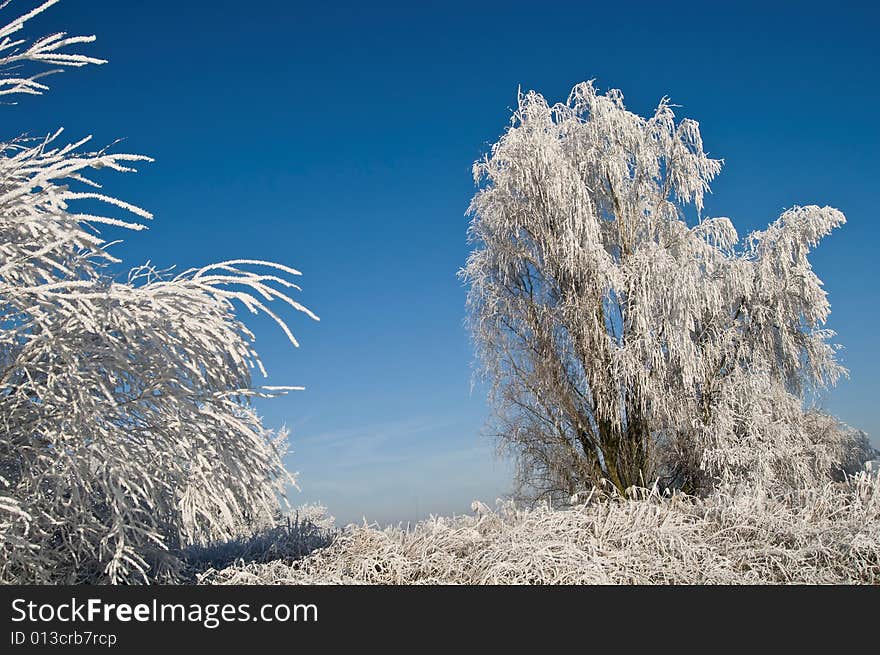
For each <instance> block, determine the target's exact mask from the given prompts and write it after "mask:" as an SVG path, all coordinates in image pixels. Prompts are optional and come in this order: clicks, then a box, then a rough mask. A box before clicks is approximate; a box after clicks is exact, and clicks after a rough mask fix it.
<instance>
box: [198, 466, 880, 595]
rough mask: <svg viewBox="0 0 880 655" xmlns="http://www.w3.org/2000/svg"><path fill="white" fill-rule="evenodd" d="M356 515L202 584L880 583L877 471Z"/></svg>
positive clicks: (213, 573)
mask: <svg viewBox="0 0 880 655" xmlns="http://www.w3.org/2000/svg"><path fill="white" fill-rule="evenodd" d="M474 509H475V514H474V515H473V516H460V517H453V518H443V517H435V518H431V519H429V520H426V521H423V522H420V523H418V524H417V525H416V526H415V527H412V528H410V529H402V528H394V527H389V528H385V529H379V528H377V527H375V526H367V525H365V526H349V527H348V528H347V529H346V530H345V531H344V532H343V533H342V534H341V535H339V536H338V538H336V539H335V540H334V541H333V542H332V543H331V544H330V545H329V546H327V547H326V548H322V549H319V550H317V551H315V552H314V553H312V554H311V555H310V556H308V557H306V558H304V559H301V560H298V561H289V560H287V561H285V560H276V561H272V562H262V563H247V564H246V563H244V562H239V563H237V564H235V565H232V566H229V567H227V568H224V569H222V570H214V569H211V570H208V571H207V572H205V573H203V574H201V575H200V576H199V582H200V583H201V584H776V583H782V584H785V583H807V584H837V583H866V584H878V583H880V476H878V475H876V474H866V473H860V474H858V475H856V476H853V477H851V478H849V479H848V480H847V481H846V482H844V483H828V484H827V485H825V486H823V487H821V488H818V489H815V490H810V491H801V492H798V493H790V494H787V495H785V496H781V497H779V496H777V497H772V496H771V495H769V494H767V493H763V492H759V491H750V492H743V491H739V492H733V491H730V492H727V493H722V492H719V493H716V494H714V495H713V496H711V497H709V498H707V499H702V500H700V499H696V498H691V497H685V496H676V497H672V498H669V497H661V496H660V495H658V494H657V493H656V492H650V491H647V490H637V491H635V492H634V493H633V494H632V497H631V498H628V499H623V498H620V497H617V498H607V497H606V498H599V497H598V496H597V495H595V494H594V495H592V496H591V497H590V498H588V499H586V500H585V502H583V501H582V502H580V503H576V504H574V505H572V506H570V507H566V508H562V509H554V508H551V507H547V506H540V507H537V508H535V509H529V510H525V509H517V508H515V507H514V506H512V505H511V504H509V503H508V504H504V503H502V504H499V506H498V507H497V508H496V510H494V511H493V510H490V509H489V508H487V507H485V506H483V505H480V504H478V503H475V504H474Z"/></svg>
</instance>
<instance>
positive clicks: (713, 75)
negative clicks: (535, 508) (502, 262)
mask: <svg viewBox="0 0 880 655" xmlns="http://www.w3.org/2000/svg"><path fill="white" fill-rule="evenodd" d="M33 4H34V3H28V2H25V1H24V0H15V1H14V2H13V3H12V5H11V6H10V7H9V8H8V9H6V10H4V13H5V14H10V13H11V12H12V11H23V10H24V9H26V8H30V7H31V6H32V5H33ZM878 19H880V11H878V9H876V8H875V7H871V6H867V3H852V4H848V3H845V2H844V3H835V4H833V5H829V4H827V3H822V4H819V3H816V4H811V3H808V2H800V3H791V4H784V3H772V4H771V3H755V4H743V3H730V6H725V7H723V8H721V7H717V6H713V5H712V4H707V3H693V4H690V5H689V4H687V3H676V4H675V5H672V6H670V5H657V4H656V3H643V4H640V3H602V4H601V5H596V4H594V3H584V2H555V3H534V2H530V3H518V2H504V3H497V2H481V3H471V2H468V3H465V2H453V1H449V2H444V3H436V4H432V3H422V2H410V3H402V2H400V3H382V2H378V3H300V2H281V1H280V0H267V1H265V2H250V3H240V2H232V1H230V0H215V1H212V2H207V1H204V2H202V1H192V2H185V3H182V2H179V1H177V2H170V1H169V0H155V1H153V2H150V3H128V2H118V1H117V2H114V1H111V0H64V1H63V2H62V3H61V4H59V5H58V6H57V7H54V8H52V9H50V10H49V11H48V12H46V14H44V15H43V16H41V17H39V18H38V19H36V20H34V21H33V22H32V23H30V24H29V27H28V29H27V30H26V32H27V34H29V35H33V36H41V35H43V34H46V33H49V32H52V31H56V30H59V29H63V30H66V31H69V32H71V33H77V34H83V33H86V34H91V33H94V34H96V35H97V36H98V40H97V42H96V43H95V44H93V45H91V46H89V48H88V52H89V53H92V54H95V55H97V56H102V57H105V58H107V59H109V60H110V63H109V64H108V65H106V66H101V67H91V68H89V69H85V70H72V71H68V72H65V73H64V74H63V75H57V76H53V77H51V78H49V79H48V80H47V81H48V82H49V83H50V85H51V86H52V90H51V91H50V93H49V94H48V95H47V96H45V97H40V98H31V97H26V98H23V99H21V100H19V104H18V105H16V106H13V107H6V108H4V109H3V111H4V112H5V116H6V121H7V122H6V128H5V134H6V135H7V136H13V135H14V134H16V133H18V132H21V131H25V130H26V131H29V132H30V133H32V134H44V133H46V132H49V131H54V130H55V129H56V128H57V127H58V126H64V127H65V128H66V135H67V137H68V138H70V139H76V138H79V137H80V136H83V135H86V134H94V135H95V139H94V144H95V145H97V146H102V145H105V144H109V143H111V142H113V141H114V140H115V139H117V138H124V139H125V140H124V141H123V142H122V143H121V144H119V145H118V146H115V147H116V149H117V150H122V151H131V152H138V153H144V154H149V155H151V156H153V157H155V159H156V162H155V163H154V164H150V165H147V166H143V167H141V172H140V173H138V174H137V175H130V176H119V175H114V176H107V177H104V178H102V180H103V181H104V182H105V183H106V189H107V191H108V192H110V193H111V194H112V195H115V196H118V197H121V198H124V199H126V200H129V201H131V202H134V203H136V204H139V205H141V206H143V207H145V208H147V209H149V210H150V211H152V212H154V214H155V220H154V221H153V222H152V224H151V225H150V230H149V231H147V232H145V233H140V234H125V233H120V234H114V235H113V236H114V238H116V237H118V238H121V239H123V240H124V243H122V244H120V245H118V246H116V247H115V252H116V253H117V255H119V256H121V257H123V258H124V260H125V262H126V264H128V265H136V264H140V263H143V262H144V261H145V260H147V259H151V260H152V261H153V262H154V263H156V264H157V265H159V266H162V267H164V266H169V265H172V264H177V265H178V266H179V267H181V268H185V267H188V266H190V265H195V264H203V263H207V262H210V261H218V260H222V259H231V258H237V257H244V258H254V259H268V260H274V261H278V262H281V263H284V264H288V265H290V266H293V267H295V268H298V269H300V270H302V271H303V273H304V275H303V277H302V278H301V279H300V280H299V282H300V283H301V285H302V287H303V292H302V294H300V295H299V296H298V299H300V300H301V301H302V302H304V304H306V305H308V306H309V307H310V308H311V309H312V310H314V311H315V312H316V313H317V314H318V315H319V316H320V317H321V322H320V323H317V324H315V323H311V322H309V321H308V319H305V318H304V317H302V316H299V315H295V316H289V318H290V319H291V327H292V329H293V331H294V333H295V334H296V335H297V336H298V338H299V340H300V342H301V348H299V349H298V350H295V351H294V350H293V349H291V348H290V347H289V344H287V342H286V341H285V339H284V336H283V334H281V333H280V332H279V331H278V330H277V329H274V328H273V326H272V325H270V324H269V322H268V321H266V320H263V319H257V320H254V321H251V320H248V324H249V325H252V326H253V327H254V329H255V331H256V333H257V337H258V340H257V347H258V349H259V350H260V351H261V353H262V354H263V357H264V361H265V363H266V366H267V368H268V369H269V373H270V378H269V380H268V381H267V382H266V383H267V384H301V385H303V386H305V387H306V390H305V391H302V392H297V393H294V394H291V395H290V396H288V397H285V398H281V399H276V400H273V401H267V402H262V401H261V402H260V404H259V409H260V411H261V413H262V414H263V415H264V416H265V419H266V422H267V423H268V424H269V425H273V426H279V425H281V424H287V425H288V426H289V427H290V428H291V430H292V437H291V443H292V453H291V455H290V456H289V458H288V460H287V462H288V465H289V467H290V468H291V469H292V470H296V471H299V472H300V486H301V488H302V491H301V492H296V491H294V492H293V493H292V494H291V500H292V501H293V502H294V503H302V502H311V501H322V502H323V503H324V504H326V505H327V506H328V508H329V510H330V512H331V513H332V514H334V515H335V516H336V517H337V519H338V520H339V522H340V523H347V522H349V521H360V520H362V518H363V517H366V519H367V520H368V521H376V522H379V523H387V522H399V521H408V520H415V519H417V518H421V517H424V516H426V515H427V514H429V513H441V514H451V513H462V512H467V511H469V508H470V503H471V501H472V500H474V499H480V500H482V501H484V502H487V503H489V504H491V503H492V502H493V501H494V499H495V498H496V497H497V496H499V495H501V494H503V493H504V492H505V491H507V490H508V489H509V485H510V465H509V463H507V462H504V461H501V460H498V459H496V458H495V457H494V456H493V447H494V446H493V443H492V441H491V439H489V438H488V437H486V436H482V435H481V430H482V426H483V424H484V421H485V419H486V417H487V415H488V410H487V406H486V401H485V389H484V388H482V387H481V386H479V385H477V386H476V387H473V388H472V377H471V360H472V351H471V346H470V343H469V339H468V335H467V333H466V331H465V329H464V325H463V320H464V314H465V306H464V304H465V293H466V290H465V288H464V287H463V286H462V283H461V281H460V280H459V279H458V278H457V277H456V273H457V271H458V270H459V268H460V267H461V266H462V265H463V264H464V261H465V258H466V256H467V253H468V246H467V243H466V240H465V231H466V228H467V218H466V217H465V215H464V213H465V210H466V208H467V206H468V203H469V201H470V198H471V196H472V195H473V192H474V187H473V180H472V178H471V172H470V171H471V165H472V163H473V162H474V160H476V159H477V158H479V157H480V156H481V155H482V154H483V153H485V152H486V151H487V149H488V148H489V146H490V145H491V143H492V142H494V141H495V140H496V139H497V138H498V136H499V135H500V134H501V132H502V131H503V130H504V128H505V127H506V125H507V124H508V121H509V117H510V111H511V107H512V106H513V105H514V103H515V102H516V93H517V89H518V88H519V87H520V86H521V87H522V88H523V89H524V90H527V89H535V90H537V91H540V92H542V93H543V94H544V95H545V96H546V97H547V98H548V99H550V100H553V101H556V100H563V99H564V98H565V96H566V95H567V93H568V91H569V90H570V89H571V87H572V86H573V85H574V84H576V83H578V82H580V81H583V80H586V79H592V78H595V79H596V84H597V85H598V86H599V87H600V88H602V89H606V88H609V87H614V88H620V89H622V90H623V93H624V95H625V97H626V100H627V105H628V107H629V108H630V109H632V110H633V111H636V112H638V113H640V114H643V115H644V114H647V113H648V112H650V111H652V109H653V108H654V107H655V106H656V104H657V102H658V101H659V100H660V98H661V97H663V96H664V95H668V96H670V98H671V99H672V102H674V103H676V104H678V105H681V107H680V108H678V109H677V110H676V111H677V113H678V116H679V117H685V116H686V117H690V118H694V119H696V120H698V121H699V122H700V125H701V129H702V132H703V138H704V143H705V148H706V150H707V151H708V152H709V154H710V155H712V156H714V157H721V158H723V159H724V160H725V166H724V168H723V170H722V172H721V174H720V176H719V177H718V179H717V181H716V182H715V183H714V184H713V191H714V193H713V195H712V196H710V197H709V198H708V199H707V201H706V212H705V213H706V215H716V216H718V215H720V216H729V217H731V219H732V220H733V222H734V225H736V227H737V229H738V230H739V232H740V234H741V235H744V234H746V233H747V232H748V231H749V230H752V229H758V228H761V227H762V226H764V225H766V224H767V223H768V222H770V221H772V220H773V219H775V218H776V217H777V216H778V215H779V213H780V212H781V211H782V210H783V209H785V208H788V207H790V206H792V205H794V204H812V203H815V204H821V205H824V204H829V205H832V206H834V207H837V208H839V209H841V210H842V211H843V212H844V213H845V214H846V216H847V220H848V223H847V225H845V226H844V227H843V228H841V229H839V230H837V231H836V232H835V233H834V234H832V235H831V236H830V237H828V238H827V239H826V240H825V241H824V242H823V243H821V244H820V245H819V247H818V248H817V250H816V252H815V254H814V256H813V257H812V262H813V264H814V268H815V270H816V271H817V273H818V274H819V276H820V277H821V278H822V279H823V280H824V281H825V285H826V289H827V291H828V292H829V294H830V300H831V306H832V317H831V321H830V327H831V328H833V329H835V330H837V331H838V333H839V336H838V338H837V341H838V342H839V343H842V344H843V345H844V346H845V350H844V351H843V352H842V360H843V362H844V364H845V365H846V366H847V367H849V369H850V371H851V379H850V380H848V381H844V382H842V383H841V384H840V385H839V387H838V388H837V389H835V390H834V391H833V392H831V393H829V394H828V395H827V398H825V399H824V401H823V404H824V406H825V407H826V408H827V409H828V410H829V411H832V412H833V413H835V414H837V415H838V416H840V417H841V418H842V419H843V420H845V421H846V422H848V423H850V424H851V425H853V426H855V427H859V428H862V429H864V430H866V431H867V432H868V433H869V434H871V435H872V439H873V442H874V444H875V445H880V438H878V437H880V412H878V410H877V400H876V398H877V397H878V394H880V383H878V374H877V371H878V368H880V356H878V348H877V346H876V337H875V334H874V333H875V331H876V325H877V324H878V322H880V293H878V287H877V282H876V279H877V273H876V270H877V268H876V266H877V264H876V260H877V252H878V237H880V227H878V225H880V223H878V221H877V218H876V216H875V212H876V205H877V202H876V197H875V196H876V190H877V179H878V173H880V170H878V162H880V157H878V155H880V152H878V129H877V127H876V108H877V105H878V99H880V98H878V95H880V91H878V88H880V85H878V81H880V80H878V73H877V71H878V70H880V55H878V49H877V47H876V43H875V34H874V31H875V29H876V25H877V24H878Z"/></svg>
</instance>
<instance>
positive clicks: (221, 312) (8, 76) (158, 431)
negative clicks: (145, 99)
mask: <svg viewBox="0 0 880 655" xmlns="http://www.w3.org/2000/svg"><path fill="white" fill-rule="evenodd" d="M56 2H57V0H53V1H50V2H46V3H44V4H42V5H41V6H39V7H37V8H35V9H34V10H32V11H30V12H29V13H26V14H24V15H23V16H21V17H19V18H17V19H15V20H13V21H11V22H9V23H8V24H7V25H6V26H5V27H3V28H0V70H2V71H4V73H3V79H0V93H2V94H4V95H7V96H9V95H12V94H41V93H42V92H43V91H45V90H46V88H47V87H46V86H45V84H44V76H45V75H46V71H45V70H42V71H39V70H38V71H36V72H34V73H33V74H28V73H27V65H28V64H31V65H32V64H33V63H37V64H49V65H54V66H84V65H87V64H101V63H104V62H103V61H102V60H100V59H95V58H93V57H88V56H85V55H82V54H77V53H71V52H70V48H71V46H77V45H79V44H84V43H88V42H91V41H93V40H94V37H91V36H88V37H70V36H67V35H66V34H63V33H60V34H53V35H51V36H47V37H44V38H42V39H39V40H37V41H34V42H32V43H28V42H27V41H26V40H25V39H19V38H16V37H15V36H13V35H16V34H17V33H18V32H19V31H20V30H21V29H22V27H23V26H24V24H25V22H26V21H28V20H29V19H31V18H33V17H34V16H36V15H37V14H39V13H41V12H42V11H44V10H45V9H47V8H49V7H50V6H51V5H53V4H55V3H56ZM6 4H8V3H4V4H3V7H5V6H6ZM49 72H52V71H49ZM60 135H61V132H60V130H59V132H58V133H56V134H53V135H51V136H49V137H47V138H43V139H25V138H19V139H15V140H12V141H9V142H7V143H4V144H2V146H0V581H3V582H77V581H88V582H99V581H109V582H114V583H117V582H137V581H153V580H163V579H173V577H174V574H175V570H176V569H177V568H178V567H179V565H180V562H179V560H178V559H177V557H176V555H175V553H176V552H178V550H179V549H180V548H181V547H183V546H185V545H187V544H191V543H200V542H209V541H212V540H216V539H223V538H225V537H228V536H229V535H230V534H232V533H233V532H234V531H235V530H238V529H239V528H240V526H241V525H242V524H243V523H246V522H249V521H254V520H257V519H258V518H260V517H265V516H272V514H273V512H274V511H276V510H277V509H278V506H279V493H280V492H283V490H284V487H285V485H286V484H287V483H289V482H292V478H291V476H290V475H289V474H288V472H287V471H286V470H285V468H284V466H283V464H282V459H281V458H282V455H283V442H284V436H285V435H284V434H283V433H281V434H275V433H273V432H272V431H270V430H268V429H266V428H265V427H264V426H263V425H262V423H261V421H260V418H259V417H258V416H257V414H256V413H255V411H254V409H253V407H252V405H251V398H253V397H254V396H271V395H276V394H278V393H283V392H284V391H285V390H287V389H293V388H294V387H271V388H270V387H255V386H254V385H253V384H252V381H251V374H250V371H251V369H252V368H253V367H257V368H258V369H259V370H260V371H262V372H263V373H265V372H264V371H263V369H262V365H261V364H260V360H259V358H258V356H257V353H256V352H255V351H254V349H253V347H252V341H253V335H252V334H251V333H250V332H249V331H248V330H247V328H246V327H245V326H244V325H243V324H242V323H241V322H239V320H237V318H236V315H235V313H234V303H240V304H241V305H243V306H244V307H245V308H247V309H248V310H250V311H251V312H254V313H256V312H263V313H265V314H267V315H269V316H270V317H272V318H273V319H274V320H275V321H276V322H277V323H278V324H279V325H280V326H281V328H282V329H283V330H284V332H285V333H286V334H287V336H288V337H289V338H290V340H291V341H292V342H293V344H294V345H296V341H295V339H294V337H293V335H292V334H291V333H290V330H289V329H288V327H287V325H286V324H285V322H284V320H283V319H282V318H281V317H280V316H279V315H278V314H277V313H276V312H275V311H273V310H272V309H271V308H270V307H269V306H268V303H269V301H281V302H282V303H286V304H287V305H289V306H290V307H292V308H293V309H294V310H298V311H301V312H305V313H306V314H308V315H309V316H311V317H312V318H316V317H315V316H314V315H313V314H312V313H311V312H309V311H308V310H307V309H306V308H305V307H303V306H302V305H300V304H299V303H298V302H296V301H295V300H293V299H292V298H291V297H290V293H291V291H292V290H294V289H299V287H297V286H296V285H295V284H293V283H292V282H291V281H290V278H291V276H295V275H299V272H298V271H296V270H294V269H292V268H289V267H286V266H282V265H279V264H272V263H267V262H261V261H250V260H236V261H226V262H221V263H219V264H213V265H210V266H205V267H203V268H196V269H191V270H187V271H184V272H182V273H180V274H177V275H174V276H172V275H170V274H169V273H167V272H162V271H157V270H155V269H154V268H152V267H150V266H143V267H139V268H136V269H134V270H133V271H132V272H131V273H130V274H129V275H128V277H127V279H125V280H122V281H120V280H117V279H114V278H113V277H111V275H110V274H109V267H110V265H111V264H113V263H117V261H118V260H116V259H115V258H114V257H113V255H112V254H111V252H110V250H109V245H110V244H108V243H107V242H106V241H105V240H104V239H103V238H102V236H101V235H100V233H99V231H98V229H97V227H98V226H102V227H103V228H104V229H110V230H115V229H118V228H127V229H130V230H140V229H142V228H143V225H142V224H141V223H137V222H134V221H136V220H137V219H138V218H140V219H149V218H150V214H149V213H147V212H146V211H144V210H142V209H140V208H138V207H134V206H132V205H130V204H127V203H125V202H122V201H119V200H116V199H114V198H112V197H110V196H107V195H104V194H103V193H102V192H101V190H100V186H99V185H98V184H97V183H96V182H95V181H94V179H93V173H94V172H95V171H97V170H100V169H108V170H112V171H119V172H128V171H133V170H134V169H133V168H132V164H134V163H136V162H139V161H149V159H148V158H147V157H144V156H140V155H128V154H112V153H110V152H107V151H106V150H100V151H93V152H90V151H87V150H85V149H84V148H85V147H86V144H87V142H88V141H89V139H88V138H86V139H82V140H79V141H77V142H75V143H71V144H65V143H62V142H61V140H60V139H61V136H60ZM90 176H91V177H90ZM83 201H86V202H83ZM77 205H79V206H83V205H86V206H89V207H90V206H99V205H100V206H105V207H106V206H109V207H110V208H111V209H116V210H121V211H123V212H127V213H128V214H131V215H133V216H134V217H136V218H135V219H134V220H122V219H120V218H116V217H112V216H105V215H102V213H101V212H98V213H80V212H77V211H76V210H75V209H74V206H77Z"/></svg>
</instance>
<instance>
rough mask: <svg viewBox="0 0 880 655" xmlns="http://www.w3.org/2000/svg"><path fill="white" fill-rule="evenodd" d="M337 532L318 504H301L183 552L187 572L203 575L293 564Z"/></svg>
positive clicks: (323, 508) (329, 541)
mask: <svg viewBox="0 0 880 655" xmlns="http://www.w3.org/2000/svg"><path fill="white" fill-rule="evenodd" d="M338 533H339V531H338V529H337V528H336V526H335V519H334V518H333V517H332V516H329V515H328V514H327V510H326V508H325V507H323V506H322V505H315V504H307V505H301V506H299V507H297V508H295V509H293V510H291V511H289V512H286V513H285V512H278V513H277V514H276V515H275V516H274V517H273V519H272V521H271V522H265V523H264V524H263V525H260V526H251V527H250V529H249V530H248V531H247V532H244V533H243V534H240V535H238V536H236V537H234V538H232V539H228V540H226V541H220V542H216V543H210V544H207V545H196V546H191V547H189V548H187V549H186V550H185V551H184V554H183V558H184V559H185V561H186V566H187V571H188V572H190V573H191V574H195V575H199V574H204V572H205V571H209V570H211V569H222V568H225V567H228V566H230V565H233V564H236V565H243V564H246V563H266V562H273V561H282V562H288V563H289V562H293V561H295V560H298V559H301V558H303V557H305V556H306V555H309V554H310V553H312V552H314V551H315V550H317V549H319V548H326V547H327V546H329V545H330V544H331V543H333V540H334V539H335V538H336V536H337V534H338Z"/></svg>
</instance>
